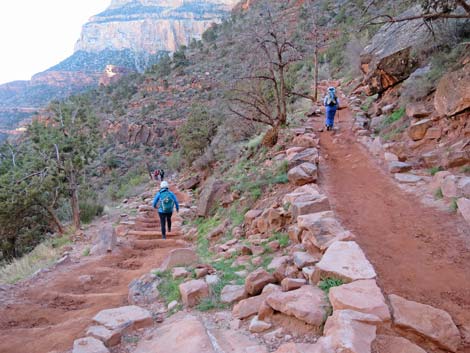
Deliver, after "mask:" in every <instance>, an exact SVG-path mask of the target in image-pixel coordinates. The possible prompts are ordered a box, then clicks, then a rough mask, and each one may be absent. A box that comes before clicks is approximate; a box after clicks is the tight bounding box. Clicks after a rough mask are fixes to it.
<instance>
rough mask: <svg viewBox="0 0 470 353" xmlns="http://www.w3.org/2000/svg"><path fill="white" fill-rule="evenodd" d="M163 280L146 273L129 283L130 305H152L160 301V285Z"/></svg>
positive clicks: (128, 297) (128, 296)
mask: <svg viewBox="0 0 470 353" xmlns="http://www.w3.org/2000/svg"><path fill="white" fill-rule="evenodd" d="M160 282H161V279H160V278H159V277H158V276H155V275H153V274H151V273H146V274H144V275H142V276H141V277H140V278H138V279H135V280H133V281H132V282H131V283H129V291H128V295H127V300H128V301H129V304H150V303H153V302H155V301H156V300H157V299H158V296H159V295H160V293H159V292H158V288H157V287H158V285H159V284H160Z"/></svg>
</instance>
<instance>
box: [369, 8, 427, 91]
mask: <svg viewBox="0 0 470 353" xmlns="http://www.w3.org/2000/svg"><path fill="white" fill-rule="evenodd" d="M419 11H420V7H418V6H415V7H414V8H412V9H410V10H408V11H406V12H405V13H403V14H402V15H401V16H404V17H408V16H414V15H417V14H418V13H419ZM427 38H428V33H427V32H426V29H425V28H423V26H422V22H421V21H420V20H414V21H406V22H397V23H391V24H386V25H384V26H383V27H382V28H381V29H380V30H379V31H378V32H377V33H376V34H375V35H374V36H373V38H372V40H371V44H369V45H368V46H366V47H365V48H364V50H363V52H362V53H361V68H362V71H363V72H364V73H365V78H364V83H365V85H366V90H365V91H366V94H367V95H374V94H376V93H382V92H384V91H385V90H387V89H388V88H390V87H392V86H394V85H396V84H397V83H399V82H402V81H404V80H405V79H406V78H408V76H410V74H411V73H412V72H413V71H414V70H415V69H416V67H417V61H416V60H415V59H414V58H413V56H412V54H411V52H412V48H413V46H415V45H417V44H419V45H420V46H422V43H428V42H429V41H427V40H426V39H427Z"/></svg>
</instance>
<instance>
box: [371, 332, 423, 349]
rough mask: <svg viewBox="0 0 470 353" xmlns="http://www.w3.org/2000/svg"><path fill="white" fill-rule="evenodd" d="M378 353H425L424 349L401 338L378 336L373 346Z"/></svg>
mask: <svg viewBox="0 0 470 353" xmlns="http://www.w3.org/2000/svg"><path fill="white" fill-rule="evenodd" d="M373 347H375V350H376V352H380V353H397V352H400V353H426V351H425V350H424V349H422V348H421V347H418V346H417V345H416V344H414V343H411V342H410V341H408V340H407V339H405V338H403V337H395V336H387V335H378V336H377V338H376V339H375V342H374V344H373Z"/></svg>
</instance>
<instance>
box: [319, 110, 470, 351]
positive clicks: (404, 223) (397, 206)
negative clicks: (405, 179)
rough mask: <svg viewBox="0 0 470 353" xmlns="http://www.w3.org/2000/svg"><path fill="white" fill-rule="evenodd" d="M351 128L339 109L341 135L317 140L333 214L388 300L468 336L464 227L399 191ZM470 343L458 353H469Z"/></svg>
mask: <svg viewBox="0 0 470 353" xmlns="http://www.w3.org/2000/svg"><path fill="white" fill-rule="evenodd" d="M322 124H323V118H322V119H320V118H316V119H315V123H314V125H315V126H316V127H321V126H322ZM351 124H352V118H351V113H350V111H349V110H342V111H341V121H340V123H339V126H340V130H339V131H338V132H326V131H325V132H323V133H322V134H321V139H320V145H321V149H322V155H323V156H324V157H325V159H326V161H325V162H324V163H323V166H324V167H323V168H322V170H321V175H320V184H321V185H322V186H323V187H325V188H326V190H327V193H328V196H329V198H330V202H331V204H332V208H333V209H334V211H335V212H336V214H337V216H338V217H339V219H340V220H341V221H342V222H343V224H344V226H345V227H347V228H348V229H350V230H351V231H353V232H354V234H355V235H356V237H357V242H358V243H359V244H360V246H361V247H362V248H363V249H364V251H365V253H366V255H367V257H368V258H369V259H370V261H371V262H372V263H373V265H374V267H375V269H376V271H377V274H378V282H379V284H380V285H381V287H382V288H383V289H384V291H385V292H386V294H391V293H394V294H398V295H400V296H403V297H405V298H407V299H410V300H415V301H418V302H421V303H425V304H429V305H432V306H435V307H437V308H441V309H444V310H447V311H448V312H449V313H450V314H451V315H452V317H453V319H454V321H455V322H456V324H457V325H458V326H459V328H460V329H461V332H462V333H463V334H464V336H466V335H467V334H465V332H468V334H470V251H469V249H470V246H469V244H470V229H469V228H470V227H468V225H467V224H465V222H464V221H463V219H461V217H460V216H458V215H456V214H451V213H450V212H443V211H440V210H438V209H437V208H436V209H434V208H431V207H428V206H425V205H423V203H421V202H420V201H419V199H418V197H415V196H413V195H410V194H407V193H406V192H404V191H403V190H401V189H400V188H399V187H398V186H397V184H396V183H395V182H394V179H393V178H392V176H391V174H389V173H386V172H384V171H383V170H382V169H381V168H380V167H379V166H378V165H377V164H376V163H375V162H374V161H373V160H372V159H371V157H370V155H369V154H368V152H367V151H366V150H365V149H364V148H363V147H362V146H361V145H360V144H359V143H358V142H356V138H355V137H354V134H353V133H352V132H351V129H350V127H351ZM463 326H465V327H463ZM469 339H470V335H469V336H467V337H466V340H467V342H466V347H465V348H462V350H461V352H470V341H469Z"/></svg>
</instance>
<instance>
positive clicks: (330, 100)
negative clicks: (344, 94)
mask: <svg viewBox="0 0 470 353" xmlns="http://www.w3.org/2000/svg"><path fill="white" fill-rule="evenodd" d="M323 105H324V106H325V108H326V119H325V127H326V130H328V131H329V130H333V125H334V122H335V114H336V110H337V109H338V107H339V99H338V97H337V96H336V89H335V88H334V87H329V88H328V93H327V95H326V96H325V98H324V99H323Z"/></svg>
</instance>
